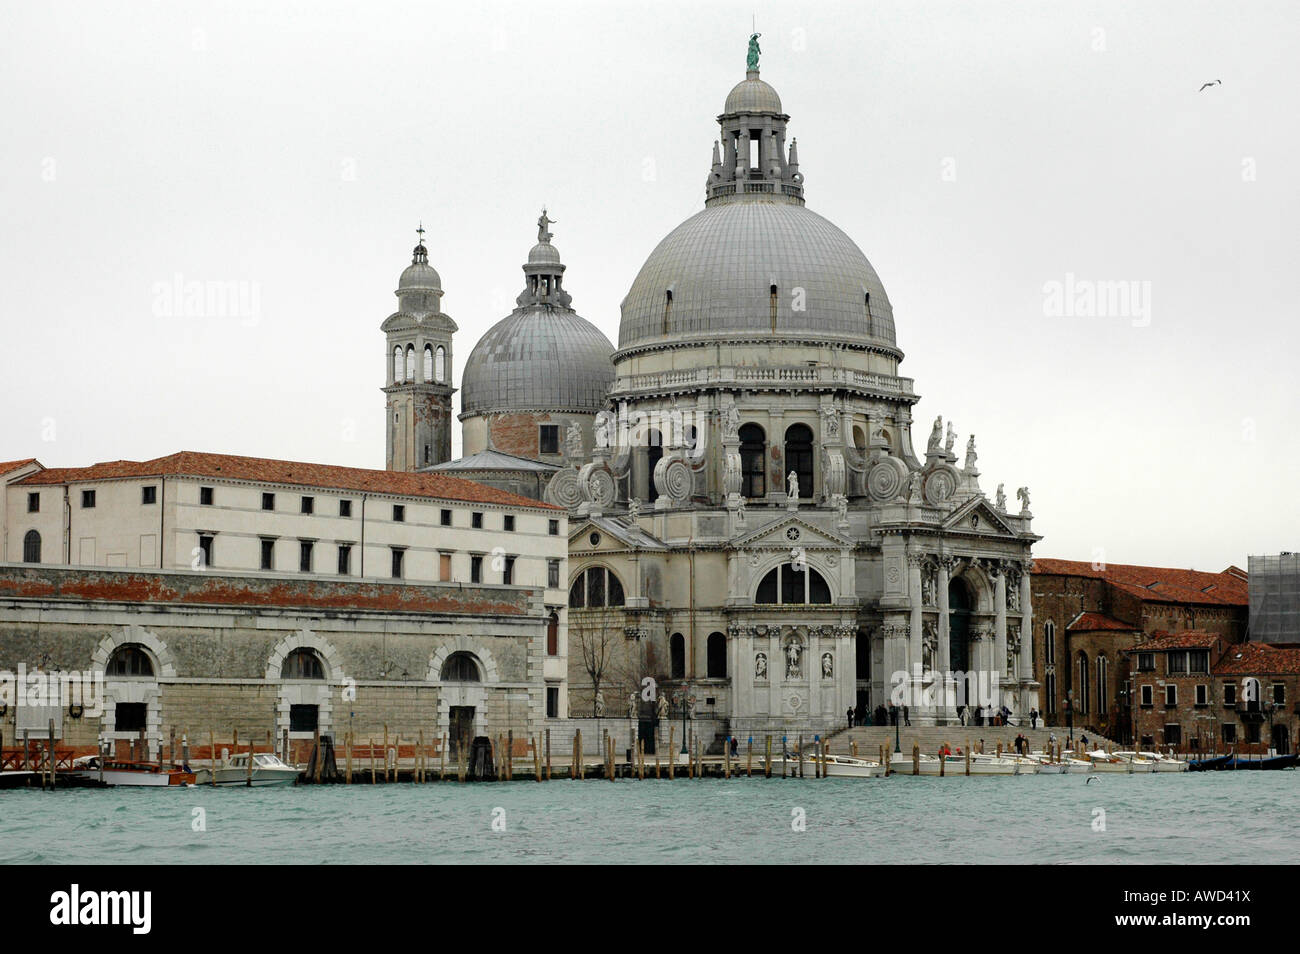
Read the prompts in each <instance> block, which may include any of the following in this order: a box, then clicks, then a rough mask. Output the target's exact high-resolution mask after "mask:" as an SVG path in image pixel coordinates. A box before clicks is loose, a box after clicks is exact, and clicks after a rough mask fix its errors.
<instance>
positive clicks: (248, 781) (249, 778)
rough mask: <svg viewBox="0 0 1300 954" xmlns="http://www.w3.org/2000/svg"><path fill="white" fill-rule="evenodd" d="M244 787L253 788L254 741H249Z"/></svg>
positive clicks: (317, 772) (318, 760)
mask: <svg viewBox="0 0 1300 954" xmlns="http://www.w3.org/2000/svg"><path fill="white" fill-rule="evenodd" d="M316 766H317V768H316V781H318V782H319V781H320V755H319V753H318V754H317V756H316ZM244 786H245V787H246V788H252V787H253V740H252V739H249V740H248V764H247V765H246V766H244Z"/></svg>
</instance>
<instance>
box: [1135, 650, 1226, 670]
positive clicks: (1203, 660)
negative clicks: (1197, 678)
mask: <svg viewBox="0 0 1300 954" xmlns="http://www.w3.org/2000/svg"><path fill="white" fill-rule="evenodd" d="M1164 655H1165V671H1166V672H1167V673H1169V674H1170V675H1181V674H1185V673H1208V672H1209V671H1210V651H1209V650H1208V649H1178V650H1171V651H1169V652H1167V653H1165V654H1164ZM1137 668H1138V672H1155V671H1156V654H1155V653H1138V658H1137Z"/></svg>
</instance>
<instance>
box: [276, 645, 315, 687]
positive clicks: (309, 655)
mask: <svg viewBox="0 0 1300 954" xmlns="http://www.w3.org/2000/svg"><path fill="white" fill-rule="evenodd" d="M280 678H281V679H321V680H323V679H324V678H325V665H324V664H323V663H322V662H321V659H320V655H319V654H318V653H317V652H316V650H314V649H295V650H294V651H293V652H291V653H290V654H289V655H287V656H285V657H284V665H283V666H281V667H280Z"/></svg>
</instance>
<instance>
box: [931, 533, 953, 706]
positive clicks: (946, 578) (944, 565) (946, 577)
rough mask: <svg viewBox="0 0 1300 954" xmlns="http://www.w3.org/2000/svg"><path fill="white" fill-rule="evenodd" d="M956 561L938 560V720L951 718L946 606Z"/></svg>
mask: <svg viewBox="0 0 1300 954" xmlns="http://www.w3.org/2000/svg"><path fill="white" fill-rule="evenodd" d="M955 562H956V561H955V560H953V558H952V557H949V556H942V557H940V558H939V582H938V586H939V593H938V600H939V651H938V652H937V653H936V654H935V659H936V660H937V661H936V663H935V668H936V669H938V671H939V672H938V675H937V677H936V678H937V679H941V680H942V682H941V683H940V684H939V686H938V687H937V691H938V692H939V693H940V696H939V713H938V714H939V717H940V719H949V718H952V710H953V697H952V692H953V688H954V681H953V679H952V677H951V676H950V675H949V673H950V672H951V670H952V647H951V645H950V641H951V638H952V634H951V631H950V630H949V628H948V624H949V619H948V613H949V611H950V608H949V605H948V585H949V584H950V583H951V582H952V568H953V565H954V563H955Z"/></svg>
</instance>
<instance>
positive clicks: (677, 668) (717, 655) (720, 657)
mask: <svg viewBox="0 0 1300 954" xmlns="http://www.w3.org/2000/svg"><path fill="white" fill-rule="evenodd" d="M704 656H705V676H706V678H708V679H726V678H727V637H726V636H724V635H723V634H722V633H709V638H708V639H707V640H706V641H705V645H704ZM668 669H669V672H670V674H671V678H673V679H685V678H686V637H685V636H683V635H682V634H681V633H673V634H672V635H671V636H669V637H668Z"/></svg>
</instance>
